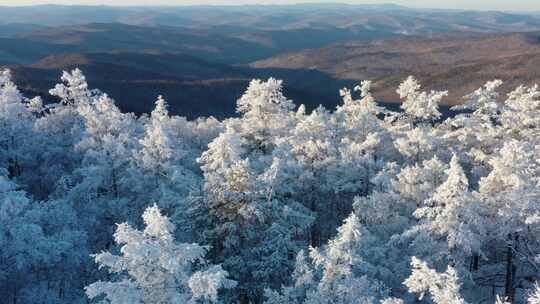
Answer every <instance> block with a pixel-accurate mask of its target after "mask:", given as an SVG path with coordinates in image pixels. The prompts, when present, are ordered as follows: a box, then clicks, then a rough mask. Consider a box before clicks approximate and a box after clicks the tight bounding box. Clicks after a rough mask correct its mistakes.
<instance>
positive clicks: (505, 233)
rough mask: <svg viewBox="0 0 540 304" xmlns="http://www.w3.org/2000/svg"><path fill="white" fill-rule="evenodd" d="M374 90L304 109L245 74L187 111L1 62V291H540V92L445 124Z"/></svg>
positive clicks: (73, 76) (65, 297)
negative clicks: (391, 105) (34, 93)
mask: <svg viewBox="0 0 540 304" xmlns="http://www.w3.org/2000/svg"><path fill="white" fill-rule="evenodd" d="M370 85H371V83H370V82H369V81H363V82H362V83H361V84H360V85H359V86H357V87H355V88H351V89H347V88H345V89H343V90H341V91H340V92H339V93H340V94H341V96H342V99H343V102H342V103H341V105H339V106H338V107H337V108H336V109H325V108H323V107H319V108H317V109H316V110H314V111H312V112H311V113H307V112H306V110H305V107H304V106H302V105H300V106H296V105H295V104H294V103H293V101H291V100H289V99H288V98H287V97H285V96H284V95H283V93H282V82H281V81H279V80H276V79H272V78H270V79H268V80H267V81H262V80H253V81H252V82H251V83H250V84H249V87H248V88H247V90H246V91H245V94H244V95H243V96H242V97H241V98H240V99H239V100H238V101H237V112H238V114H239V115H238V117H235V118H229V119H225V120H223V121H218V120H216V119H214V118H200V119H197V120H193V121H189V120H187V119H185V118H182V117H177V116H171V115H169V113H168V111H167V102H166V101H165V100H164V99H163V98H161V97H158V98H157V101H156V102H155V109H154V110H153V111H152V113H151V114H150V115H142V116H140V117H137V116H135V115H134V114H130V113H122V112H121V111H120V110H119V109H118V108H117V107H116V106H115V103H114V101H113V99H111V97H109V96H108V95H107V94H105V93H103V92H101V91H99V90H95V89H91V88H90V87H89V85H88V84H87V82H86V80H85V77H84V76H83V74H82V73H81V71H79V70H74V71H72V72H69V73H68V72H64V74H63V76H62V78H61V82H60V83H59V84H58V85H56V87H55V88H53V89H52V90H51V91H50V93H51V94H52V95H54V96H56V97H57V98H58V99H59V100H61V102H60V103H56V104H47V105H45V104H44V103H43V102H42V101H41V99H40V98H39V97H36V98H32V97H31V96H23V95H22V94H21V93H20V91H19V90H18V89H17V87H16V85H15V84H14V83H13V82H12V80H11V76H10V72H9V71H3V72H0V221H1V225H0V302H1V303H9V304H20V303H32V304H39V303H43V304H50V303H60V304H63V303H66V304H67V303H69V304H74V303H111V304H127V303H130V304H131V303H140V304H143V303H144V304H150V303H152V304H154V303H155V304H158V303H159V304H165V303H177V304H180V303H242V304H243V303H257V304H259V303H265V304H281V303H291V304H300V303H305V304H331V303H332V304H346V303H359V304H371V303H382V304H398V303H402V304H404V303H436V304H465V303H490V304H491V303H497V304H503V303H528V304H539V303H540V287H539V285H537V281H538V280H540V238H539V232H540V204H539V202H538V201H539V199H540V191H539V189H540V188H539V185H538V183H539V181H540V178H539V177H540V176H539V173H540V133H539V132H540V90H539V88H538V87H536V86H534V87H525V86H520V87H518V88H516V89H515V90H514V91H513V92H512V93H510V94H508V96H500V95H499V94H498V93H497V88H498V87H499V86H500V85H501V81H497V80H495V81H491V82H488V83H487V84H486V85H485V86H483V87H481V88H479V89H478V90H477V91H475V92H472V93H471V94H469V95H467V96H465V97H464V100H463V104H462V105H461V106H458V107H456V108H455V110H456V112H455V115H453V116H452V117H450V118H446V119H444V118H442V117H441V113H440V111H439V103H440V102H441V101H443V100H444V98H445V96H446V95H447V93H446V92H435V91H431V92H424V91H422V88H421V86H420V84H419V83H418V81H416V80H415V79H414V78H413V77H409V78H408V79H406V80H404V82H403V83H402V84H401V85H400V86H399V88H398V89H397V93H398V94H399V95H400V97H401V98H402V99H403V103H402V110H403V111H400V112H393V111H389V110H387V109H385V108H382V107H380V106H378V105H377V103H376V101H375V100H374V98H373V97H372V95H371V93H370ZM156 93H159V92H156Z"/></svg>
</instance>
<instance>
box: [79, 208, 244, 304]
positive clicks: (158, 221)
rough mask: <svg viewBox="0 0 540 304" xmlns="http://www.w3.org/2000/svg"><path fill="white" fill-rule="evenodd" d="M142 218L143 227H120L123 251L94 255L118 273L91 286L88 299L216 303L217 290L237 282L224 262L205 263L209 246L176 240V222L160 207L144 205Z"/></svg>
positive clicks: (126, 301) (120, 301)
mask: <svg viewBox="0 0 540 304" xmlns="http://www.w3.org/2000/svg"><path fill="white" fill-rule="evenodd" d="M143 219H144V222H145V229H144V231H139V230H136V229H134V228H132V227H131V226H130V225H129V224H127V223H123V224H120V225H118V227H117V229H116V233H115V235H114V238H115V242H116V243H117V244H118V245H119V246H120V247H121V248H120V253H121V255H114V254H112V253H110V252H102V253H100V254H96V255H94V259H95V261H96V262H97V263H98V264H99V265H100V267H107V268H109V272H111V273H115V274H118V276H117V278H116V279H115V280H114V281H111V282H103V281H99V282H95V283H92V284H91V285H89V286H87V287H86V294H87V295H88V297H89V298H90V299H104V300H105V301H106V302H105V303H111V304H115V303H118V304H119V303H141V304H143V303H144V304H146V303H156V304H157V303H190V302H196V301H197V300H199V299H202V300H208V301H211V302H216V301H217V300H218V291H219V289H221V288H232V287H234V286H235V285H236V283H235V282H234V281H231V280H229V279H227V276H228V273H227V272H226V271H224V270H223V269H222V268H221V266H219V265H214V266H211V265H210V266H208V265H206V260H205V258H204V257H205V255H206V248H205V247H202V246H199V245H197V244H177V243H176V242H175V241H174V237H173V233H174V229H175V226H174V224H173V223H171V222H170V220H169V219H168V218H167V217H166V216H164V215H162V214H161V212H160V210H159V209H158V207H157V206H156V205H154V206H153V207H149V208H148V209H146V211H145V212H144V214H143ZM197 267H199V268H201V267H202V268H201V269H200V270H197Z"/></svg>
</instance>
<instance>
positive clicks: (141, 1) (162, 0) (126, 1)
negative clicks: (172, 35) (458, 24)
mask: <svg viewBox="0 0 540 304" xmlns="http://www.w3.org/2000/svg"><path fill="white" fill-rule="evenodd" d="M298 2H311V3H313V2H325V3H328V2H340V3H353V4H355V3H356V4H380V3H389V2H392V3H396V4H401V5H405V6H409V7H423V8H452V9H475V10H512V11H518V10H519V11H540V0H341V1H335V0H305V1H302V0H151V1H149V0H0V5H9V6H19V5H36V4H68V5H70V4H81V5H96V4H100V5H121V6H128V5H148V4H151V5H194V4H215V5H245V4H294V3H298Z"/></svg>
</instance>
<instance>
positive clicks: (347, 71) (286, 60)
mask: <svg viewBox="0 0 540 304" xmlns="http://www.w3.org/2000/svg"><path fill="white" fill-rule="evenodd" d="M539 60H540V33H536V32H535V33H516V34H490V35H478V34H466V35H463V34H459V35H458V34H447V35H441V36H437V37H433V38H430V39H427V38H418V37H407V38H395V39H387V40H376V41H371V42H351V43H344V44H335V45H331V46H328V47H325V48H321V49H311V50H306V51H302V52H297V53H290V54H285V55H281V56H277V57H274V58H270V59H266V60H262V61H257V62H254V63H252V64H251V66H252V67H254V68H283V67H287V68H292V69H311V70H317V71H321V72H325V73H329V74H330V75H332V76H334V77H336V78H340V79H356V80H362V79H372V80H374V81H375V90H376V95H377V97H379V98H381V99H382V100H385V101H397V95H396V94H395V92H394V91H395V88H396V87H397V85H398V84H399V82H400V81H401V80H403V79H404V78H405V77H407V76H408V75H415V76H417V77H418V78H419V79H420V80H421V81H422V83H423V84H424V86H425V87H426V88H427V89H443V88H447V89H448V90H449V91H450V96H449V98H447V99H446V100H447V102H448V103H451V104H455V103H459V102H460V97H461V96H463V94H465V93H468V92H470V91H472V90H474V89H475V88H477V87H479V86H481V85H482V84H483V83H484V82H486V81H488V80H491V79H493V78H500V79H502V80H504V81H506V85H505V86H504V87H503V91H508V90H510V89H511V88H513V87H514V86H516V85H518V83H522V82H523V83H529V84H530V83H534V82H540V73H538V71H537V69H536V64H537V62H538V61H539Z"/></svg>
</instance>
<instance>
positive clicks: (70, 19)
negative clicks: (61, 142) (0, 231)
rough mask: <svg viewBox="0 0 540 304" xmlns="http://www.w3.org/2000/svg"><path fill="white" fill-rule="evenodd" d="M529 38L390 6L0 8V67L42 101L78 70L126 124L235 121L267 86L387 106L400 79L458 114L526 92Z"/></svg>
mask: <svg viewBox="0 0 540 304" xmlns="http://www.w3.org/2000/svg"><path fill="white" fill-rule="evenodd" d="M536 31H539V32H540V14H517V13H504V12H471V11H452V10H418V9H409V8H406V7H402V6H397V5H392V4H387V5H344V4H303V5H293V6H221V7H220V6H188V7H144V8H143V7H127V8H126V7H107V6H55V5H46V6H34V7H9V8H8V7H0V66H7V67H10V68H11V69H12V70H13V71H14V74H15V77H16V80H17V81H18V82H20V83H21V84H22V87H23V88H24V90H26V91H28V92H31V93H37V94H40V95H42V96H44V97H45V98H46V99H48V100H51V97H50V96H47V90H48V89H49V88H50V87H52V86H53V85H54V83H55V82H57V81H58V78H59V76H60V73H61V71H62V70H66V69H71V68H75V67H80V68H81V69H82V70H83V71H84V72H85V73H86V74H87V76H88V79H89V81H90V84H91V85H92V86H93V87H98V88H100V89H102V90H103V91H105V92H108V93H109V94H110V95H112V97H114V98H115V99H116V100H117V102H118V103H119V105H120V107H121V108H123V109H124V110H126V111H134V112H136V113H143V112H148V111H150V110H151V108H152V106H153V100H154V99H155V97H156V96H157V95H158V94H163V95H165V97H167V98H168V99H169V101H170V103H171V107H172V110H173V112H174V113H177V114H182V115H186V116H189V117H196V116H200V115H204V116H207V115H215V116H218V117H225V116H230V115H234V109H235V107H234V104H235V102H236V98H237V97H239V96H240V95H241V94H242V92H243V91H244V90H245V87H246V86H247V84H248V82H249V80H250V79H251V78H254V77H260V78H266V77H270V76H274V77H276V78H283V79H284V80H285V85H286V92H287V94H289V96H290V97H291V98H293V99H295V101H297V103H306V104H307V105H308V107H309V108H313V107H316V106H317V105H319V104H323V105H325V106H327V107H333V106H335V104H337V103H338V102H339V96H338V92H337V91H338V89H339V88H341V87H343V86H346V85H348V86H350V85H353V84H354V83H355V82H358V81H360V80H363V79H373V80H375V81H376V89H377V91H378V92H377V94H378V95H377V96H378V97H379V98H381V99H382V100H384V101H387V102H396V101H397V97H396V95H395V94H394V91H395V87H396V86H397V84H398V83H399V81H400V80H402V79H403V78H404V77H406V76H407V75H409V74H415V75H417V76H418V77H419V78H420V80H422V81H423V82H424V83H425V86H426V87H427V88H429V89H431V88H436V87H435V83H437V84H442V85H446V87H447V88H448V89H450V90H451V93H452V95H451V96H450V98H449V99H448V100H449V102H450V103H456V102H459V98H458V96H459V95H460V94H462V93H464V92H467V91H470V90H472V89H474V88H475V87H476V86H478V85H480V84H481V83H482V82H483V81H486V80H489V79H491V78H493V77H500V78H503V79H506V80H509V85H513V84H515V83H518V82H533V81H536V79H537V76H536V75H537V72H536V71H535V70H534V67H535V66H536V60H537V54H538V53H540V52H538V41H539V39H540V38H539V37H540V35H538V34H537V32H536ZM514 32H522V33H518V34H515V33H514Z"/></svg>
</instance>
